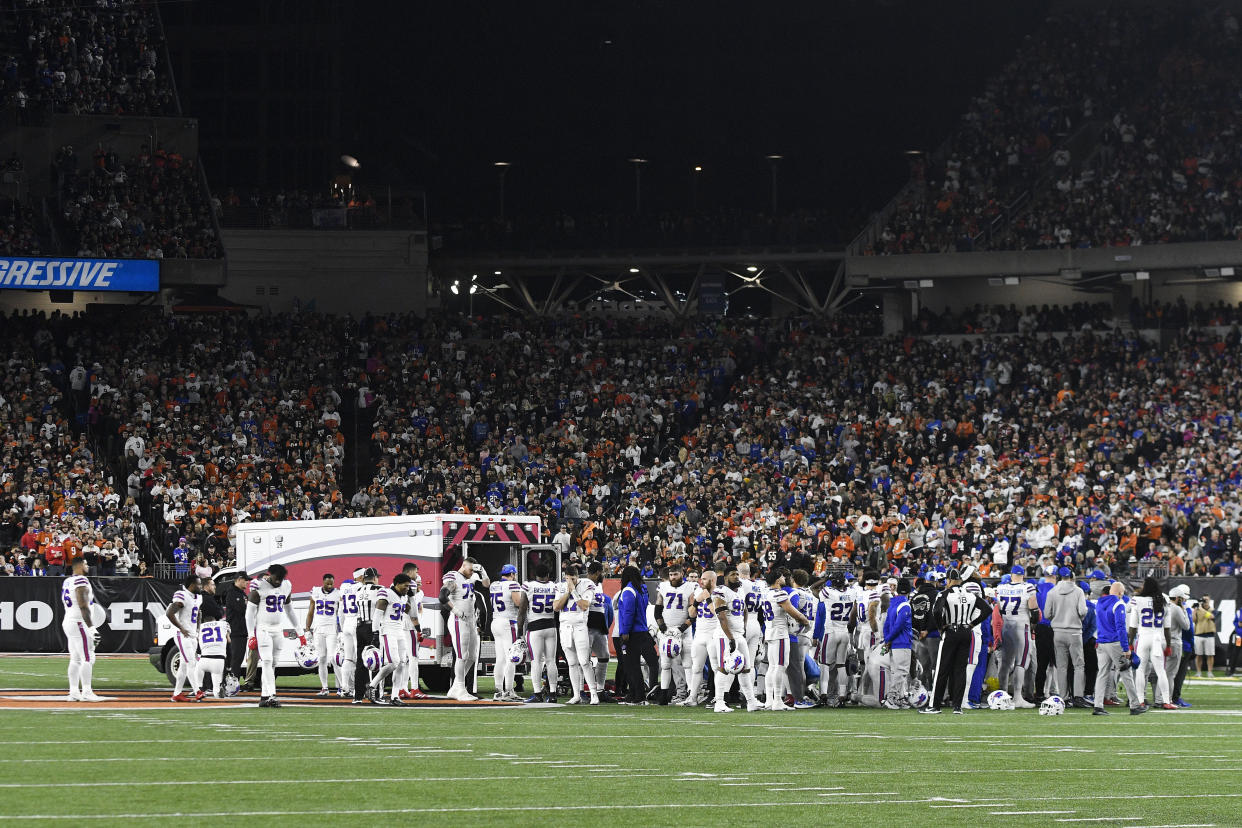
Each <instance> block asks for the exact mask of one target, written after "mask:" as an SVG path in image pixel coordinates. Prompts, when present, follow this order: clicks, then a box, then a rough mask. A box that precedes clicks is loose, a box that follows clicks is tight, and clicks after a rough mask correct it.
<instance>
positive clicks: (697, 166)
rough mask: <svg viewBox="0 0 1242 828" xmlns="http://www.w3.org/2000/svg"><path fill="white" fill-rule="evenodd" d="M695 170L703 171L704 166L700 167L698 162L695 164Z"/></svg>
mask: <svg viewBox="0 0 1242 828" xmlns="http://www.w3.org/2000/svg"><path fill="white" fill-rule="evenodd" d="M694 171H695V172H703V168H702V167H700V166H699V165H698V164H695V165H694Z"/></svg>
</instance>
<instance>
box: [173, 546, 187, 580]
mask: <svg viewBox="0 0 1242 828" xmlns="http://www.w3.org/2000/svg"><path fill="white" fill-rule="evenodd" d="M173 565H174V570H175V572H176V575H177V578H178V579H181V578H184V577H186V576H187V575H189V574H190V550H188V549H186V546H185V538H181V540H180V541H178V542H177V548H176V549H174V550H173Z"/></svg>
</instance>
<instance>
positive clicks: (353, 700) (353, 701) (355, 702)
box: [349, 699, 363, 704]
mask: <svg viewBox="0 0 1242 828" xmlns="http://www.w3.org/2000/svg"><path fill="white" fill-rule="evenodd" d="M349 703H350V704H362V703H363V701H362V699H351V700H350V702H349Z"/></svg>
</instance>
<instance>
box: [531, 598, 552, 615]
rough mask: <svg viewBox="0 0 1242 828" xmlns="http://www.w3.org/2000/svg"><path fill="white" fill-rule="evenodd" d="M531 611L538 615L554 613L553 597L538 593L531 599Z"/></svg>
mask: <svg viewBox="0 0 1242 828" xmlns="http://www.w3.org/2000/svg"><path fill="white" fill-rule="evenodd" d="M530 611H531V612H538V613H545V612H552V596H551V595H541V594H538V593H536V594H535V595H534V596H532V597H531V599H530Z"/></svg>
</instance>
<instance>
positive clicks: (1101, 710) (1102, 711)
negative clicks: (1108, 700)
mask: <svg viewBox="0 0 1242 828" xmlns="http://www.w3.org/2000/svg"><path fill="white" fill-rule="evenodd" d="M1091 715H1092V716H1111V715H1113V714H1112V713H1109V712H1108V711H1107V710H1105V709H1104V708H1102V707H1097V708H1095V709H1094V710H1092V711H1091Z"/></svg>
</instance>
